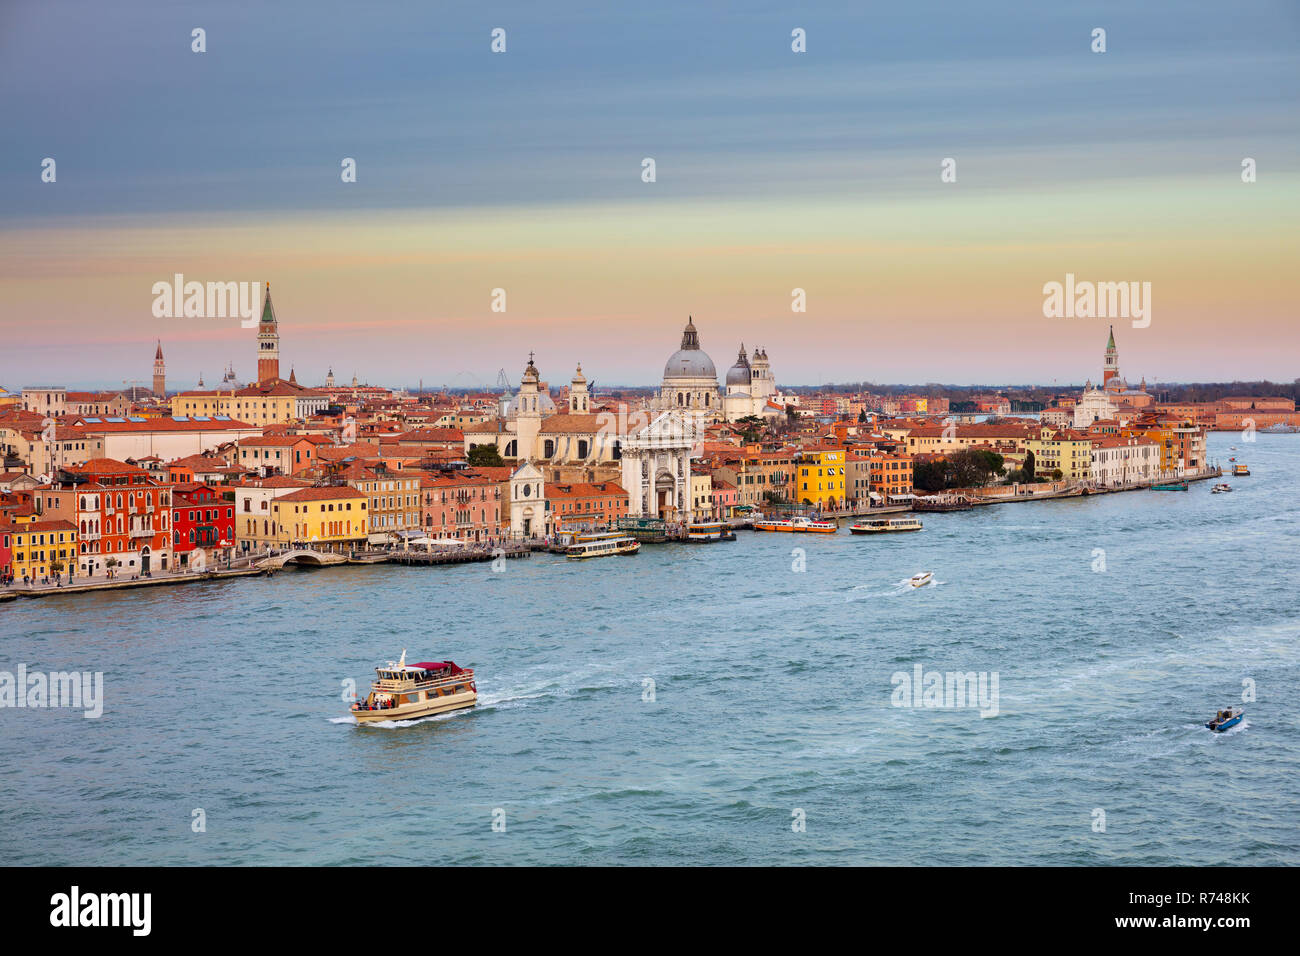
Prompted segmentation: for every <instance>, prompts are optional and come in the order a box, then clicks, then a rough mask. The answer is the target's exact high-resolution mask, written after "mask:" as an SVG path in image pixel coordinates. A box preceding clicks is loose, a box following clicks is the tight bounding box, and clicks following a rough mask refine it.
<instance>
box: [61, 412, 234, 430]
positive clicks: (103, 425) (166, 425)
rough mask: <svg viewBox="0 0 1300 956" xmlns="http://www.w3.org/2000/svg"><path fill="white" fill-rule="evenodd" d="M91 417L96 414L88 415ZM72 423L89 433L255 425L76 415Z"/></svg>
mask: <svg viewBox="0 0 1300 956" xmlns="http://www.w3.org/2000/svg"><path fill="white" fill-rule="evenodd" d="M90 417H92V418H94V417H96V416H93V415H92V416H90ZM72 424H73V425H75V426H77V427H79V428H81V429H84V430H85V431H86V432H88V433H91V434H98V433H99V432H164V431H165V432H210V431H229V430H230V429H232V428H234V429H241V428H247V429H256V428H257V426H256V425H250V424H249V423H248V422H241V421H237V420H236V419H233V418H231V419H226V420H218V419H215V418H213V419H210V420H208V421H205V422H203V421H195V420H194V419H192V418H190V419H186V420H185V421H177V420H176V419H175V418H146V419H145V420H144V421H142V422H131V421H121V422H110V421H108V420H106V419H100V420H99V421H97V422H88V421H86V418H85V416H81V415H78V416H77V417H76V418H75V419H74V420H73V422H72Z"/></svg>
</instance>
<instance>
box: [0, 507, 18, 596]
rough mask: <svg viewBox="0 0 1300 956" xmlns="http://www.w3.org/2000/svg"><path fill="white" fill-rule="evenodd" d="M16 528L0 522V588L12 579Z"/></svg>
mask: <svg viewBox="0 0 1300 956" xmlns="http://www.w3.org/2000/svg"><path fill="white" fill-rule="evenodd" d="M17 530H18V529H17V527H16V526H14V525H12V524H9V523H7V522H5V521H3V520H0V587H4V585H6V584H8V583H9V582H10V581H12V580H13V577H14V548H13V545H14V532H15V531H17Z"/></svg>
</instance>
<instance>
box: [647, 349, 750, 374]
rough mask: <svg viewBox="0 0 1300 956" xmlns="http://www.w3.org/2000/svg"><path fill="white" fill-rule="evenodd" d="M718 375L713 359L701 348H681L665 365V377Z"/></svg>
mask: <svg viewBox="0 0 1300 956" xmlns="http://www.w3.org/2000/svg"><path fill="white" fill-rule="evenodd" d="M717 377H718V370H717V369H715V368H714V367H713V359H711V358H709V356H708V354H707V353H706V352H704V351H702V350H701V349H679V350H678V351H676V352H674V353H673V354H672V358H670V359H669V360H668V362H667V364H666V365H664V378H713V379H716V378H717ZM746 381H748V380H746Z"/></svg>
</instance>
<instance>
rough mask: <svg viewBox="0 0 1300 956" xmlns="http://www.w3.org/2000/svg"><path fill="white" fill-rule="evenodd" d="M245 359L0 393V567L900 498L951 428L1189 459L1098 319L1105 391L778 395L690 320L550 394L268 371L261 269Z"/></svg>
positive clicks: (1186, 463) (1048, 472)
mask: <svg viewBox="0 0 1300 956" xmlns="http://www.w3.org/2000/svg"><path fill="white" fill-rule="evenodd" d="M257 369H258V378H257V380H256V381H254V382H249V383H244V384H240V383H239V382H237V381H235V380H234V375H233V371H230V370H228V371H227V374H226V377H225V379H224V380H223V382H222V383H221V385H220V386H219V387H218V388H216V389H213V390H205V389H202V388H199V389H195V390H190V391H181V392H177V393H174V394H170V395H168V394H166V387H165V366H164V365H163V358H162V349H161V344H159V345H158V347H157V350H156V353H155V381H154V385H155V388H154V389H153V390H152V393H151V394H150V393H146V394H145V395H144V396H140V395H134V396H127V395H126V394H122V393H103V394H100V393H83V392H76V391H70V390H68V389H66V388H61V387H58V386H31V387H29V388H25V389H23V390H22V392H21V401H7V402H5V401H0V452H3V455H4V461H3V465H2V466H0V577H7V578H12V579H19V580H21V579H22V578H23V577H27V578H28V579H29V580H30V579H32V578H37V579H41V578H45V577H48V576H50V575H51V574H73V575H76V576H80V577H90V578H97V577H105V576H113V575H121V574H130V575H136V574H154V573H158V572H171V571H176V570H187V569H193V568H201V567H206V566H209V565H211V564H212V563H214V562H220V561H223V560H228V559H231V558H233V557H236V556H239V555H241V554H254V553H262V552H265V551H267V550H268V549H282V548H291V547H311V548H318V549H329V550H355V549H362V548H367V547H392V546H412V545H413V546H417V547H418V546H423V545H427V544H433V543H447V542H456V543H459V544H474V543H485V542H492V541H497V540H500V539H503V538H507V537H515V538H520V537H534V536H549V535H554V534H556V533H560V532H564V531H566V530H573V529H584V528H592V527H602V526H608V525H611V524H613V523H615V522H617V521H619V520H620V519H623V518H632V519H657V520H661V521H664V522H666V523H668V522H682V523H684V522H690V521H697V520H704V519H716V518H727V517H732V516H734V515H735V514H737V513H739V512H743V511H747V510H754V509H757V510H769V509H771V508H773V507H792V508H802V509H807V510H817V511H822V512H827V511H837V512H843V511H852V512H861V511H865V510H870V509H872V508H888V507H891V506H892V507H900V506H903V507H905V506H907V505H908V504H909V503H910V502H911V501H912V500H913V497H914V495H915V493H916V491H915V489H914V487H913V479H914V469H915V467H916V465H917V463H920V462H934V461H939V460H943V459H945V458H947V457H949V456H951V455H954V454H956V453H957V452H960V451H963V450H966V449H980V450H987V451H992V452H996V453H997V454H998V455H1000V456H1002V458H1003V460H1004V461H1005V462H1006V463H1007V467H1008V469H1009V470H1019V471H1022V472H1024V471H1032V473H1033V475H1034V476H1035V477H1038V478H1042V479H1066V480H1069V481H1074V482H1087V483H1091V484H1093V485H1096V486H1116V485H1122V484H1126V483H1131V482H1134V481H1141V480H1148V479H1150V478H1152V477H1156V476H1159V475H1166V474H1182V473H1189V472H1194V471H1196V470H1198V469H1200V468H1202V467H1204V464H1205V425H1204V424H1203V423H1198V422H1195V421H1192V420H1190V419H1189V418H1187V417H1186V416H1180V415H1177V414H1175V413H1173V412H1170V411H1167V410H1162V409H1161V408H1160V407H1159V406H1156V405H1154V404H1153V403H1152V402H1149V401H1147V400H1146V392H1145V388H1144V387H1140V388H1138V389H1131V388H1129V387H1128V386H1127V385H1126V384H1125V383H1124V381H1123V379H1122V378H1120V377H1119V373H1118V352H1117V350H1116V349H1115V343H1114V338H1113V334H1112V336H1111V340H1110V342H1109V343H1108V345H1107V351H1106V357H1105V362H1104V371H1103V380H1102V386H1101V388H1100V392H1101V396H1100V398H1101V400H1102V401H1104V403H1105V404H1104V405H1103V404H1102V403H1101V401H1094V400H1092V398H1091V397H1090V395H1089V392H1090V391H1091V390H1085V392H1084V394H1083V395H1082V396H1080V397H1079V400H1078V402H1077V403H1075V404H1074V406H1073V407H1072V408H1070V409H1068V411H1069V418H1068V419H1062V418H1060V417H1059V415H1049V414H1047V413H1044V415H1043V416H1042V417H1041V418H1040V419H1035V420H1029V419H1015V418H1006V417H1003V418H997V419H995V420H992V421H986V422H977V423H966V422H955V421H954V420H952V419H951V418H949V417H948V416H947V412H948V408H947V404H946V400H940V399H930V398H925V397H920V396H910V397H903V398H901V399H889V400H887V401H886V400H879V401H877V400H875V399H874V398H873V397H872V396H857V397H853V398H850V399H847V400H846V399H845V398H844V397H843V396H839V397H835V398H834V399H833V400H831V399H808V398H804V399H800V398H798V397H796V396H792V395H786V394H783V393H782V392H781V391H780V390H779V389H778V388H777V386H776V384H775V379H774V378H773V375H772V371H771V366H770V364H769V361H768V356H767V352H766V350H765V349H761V348H760V349H757V350H755V351H753V352H752V353H751V352H749V351H747V350H746V349H745V347H744V346H743V345H742V346H741V348H740V351H739V354H738V356H737V359H736V362H735V364H734V365H733V366H732V367H731V369H730V370H729V371H728V372H727V374H726V376H725V379H724V381H723V382H722V383H721V384H720V383H719V381H718V378H717V374H716V371H715V368H714V365H713V362H712V360H711V359H710V358H709V356H708V355H707V353H705V352H704V351H703V349H702V348H701V344H700V336H699V331H698V329H697V328H696V326H695V323H694V321H693V320H688V322H687V324H686V327H685V329H684V330H683V332H682V336H681V342H680V348H678V350H677V351H675V352H674V353H673V354H672V355H670V356H669V358H668V360H667V362H666V363H665V367H664V375H663V380H662V382H661V384H660V386H659V387H658V388H657V389H656V390H654V392H653V393H652V394H650V395H648V396H643V397H639V398H638V397H636V396H622V395H609V396H597V395H596V394H594V393H593V390H592V389H591V387H590V385H589V382H588V379H587V377H586V375H585V374H584V372H583V369H582V366H581V364H575V366H574V372H573V374H572V376H571V377H570V379H569V383H568V386H567V388H561V389H558V390H556V391H555V394H553V391H552V389H551V387H550V386H549V384H548V383H547V382H546V380H545V378H544V377H543V373H542V370H541V369H540V368H539V366H538V363H537V361H536V358H535V356H534V355H530V356H529V358H528V361H527V363H526V364H525V366H524V369H523V372H522V374H521V376H520V379H519V384H518V387H517V390H512V389H510V388H506V389H504V390H503V391H501V392H485V393H482V394H469V395H447V394H445V393H437V394H427V395H426V394H424V393H421V394H418V395H411V394H410V393H407V392H403V391H401V390H392V389H387V388H384V387H381V386H372V385H368V384H361V383H358V381H357V380H356V377H355V376H354V377H353V379H352V382H351V384H350V385H338V384H336V382H335V380H334V376H333V372H332V370H331V372H330V375H329V376H328V377H327V380H326V382H325V384H324V386H323V387H320V388H309V387H305V386H302V385H300V384H299V383H298V382H297V381H296V378H295V376H294V374H293V372H292V370H291V372H290V376H289V378H288V379H282V378H281V377H280V335H279V324H278V320H277V318H276V315H275V311H274V308H273V305H272V301H271V294H270V288H269V285H268V287H267V290H266V295H265V299H264V303H263V310H262V315H261V319H260V321H259V325H258V330H257ZM6 394H9V395H12V394H14V393H6ZM998 402H999V399H998V397H997V396H989V397H988V404H989V405H990V406H991V407H992V408H996V409H997V410H998V411H1001V410H1002V407H1001V405H1000V404H999V403H998ZM1054 411H1056V412H1063V411H1066V409H1055V410H1054ZM988 414H994V412H992V411H990V412H989V413H988ZM1031 462H1032V464H1031Z"/></svg>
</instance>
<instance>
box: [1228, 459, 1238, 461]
mask: <svg viewBox="0 0 1300 956" xmlns="http://www.w3.org/2000/svg"><path fill="white" fill-rule="evenodd" d="M1236 460H1237V459H1236V458H1229V459H1228V461H1236Z"/></svg>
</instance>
